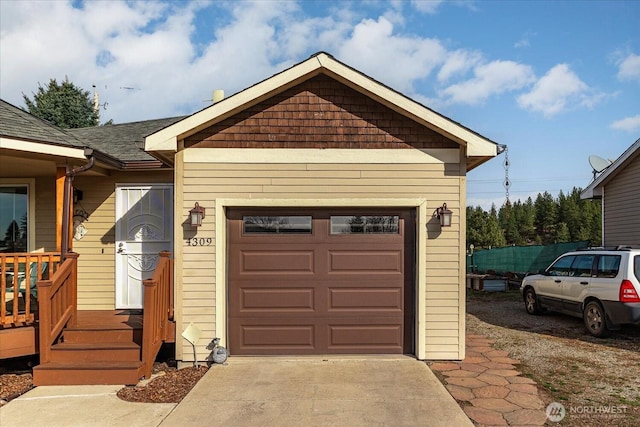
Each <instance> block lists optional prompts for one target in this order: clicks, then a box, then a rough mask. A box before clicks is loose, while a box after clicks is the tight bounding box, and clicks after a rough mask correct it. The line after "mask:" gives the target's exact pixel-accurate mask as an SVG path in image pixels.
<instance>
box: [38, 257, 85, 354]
mask: <svg viewBox="0 0 640 427" xmlns="http://www.w3.org/2000/svg"><path fill="white" fill-rule="evenodd" d="M77 278H78V254H76V253H73V252H69V253H67V258H66V259H65V260H64V262H63V263H62V264H60V266H59V267H58V270H57V271H56V272H55V273H54V274H53V276H52V277H51V278H50V279H49V280H40V281H38V295H39V297H38V312H39V316H38V317H39V322H40V332H39V334H40V363H41V364H42V363H46V362H49V361H50V360H51V346H52V345H53V344H54V343H55V341H56V340H57V339H58V337H59V336H60V334H61V333H62V330H63V329H64V328H65V327H66V326H75V325H76V321H77V318H78V283H77Z"/></svg>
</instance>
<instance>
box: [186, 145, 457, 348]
mask: <svg viewBox="0 0 640 427" xmlns="http://www.w3.org/2000/svg"><path fill="white" fill-rule="evenodd" d="M189 150H203V151H205V150H207V149H202V148H201V149H197V148H192V149H187V150H185V151H189ZM183 156H184V152H180V153H178V158H177V161H179V160H178V159H183V158H184V157H183ZM176 171H177V172H178V175H177V176H176V181H177V182H180V183H181V185H180V188H176V195H177V197H179V199H178V198H177V199H176V206H177V208H176V210H177V212H176V222H177V223H179V222H180V221H182V220H183V219H184V218H186V216H187V214H188V211H189V209H191V208H192V207H193V206H194V203H195V202H198V203H199V204H200V205H201V206H204V207H206V209H207V211H206V218H205V220H204V221H203V225H202V227H200V228H199V229H198V230H197V231H195V232H194V230H192V229H191V228H190V227H186V228H184V229H182V227H179V228H178V230H177V235H176V246H180V249H177V251H180V252H181V253H182V256H181V257H179V258H178V259H176V280H177V283H176V287H177V288H179V289H180V290H181V291H180V292H181V293H180V294H178V296H177V298H176V301H177V304H182V306H181V307H178V308H177V309H176V310H177V312H180V313H181V316H180V318H179V321H178V333H179V332H180V331H181V330H182V329H184V328H185V327H186V326H187V325H188V324H189V322H194V323H195V324H197V325H198V326H199V327H200V328H201V329H203V331H207V332H203V338H202V340H201V343H200V345H199V347H198V351H199V354H198V358H199V359H200V358H204V357H205V356H207V354H208V352H206V351H205V350H204V345H206V343H205V341H207V340H210V339H211V338H213V337H214V336H220V337H223V336H225V331H224V330H217V329H216V324H215V308H216V307H215V300H214V299H213V298H212V295H215V289H216V266H215V257H216V251H226V247H225V245H226V243H225V242H222V243H221V244H219V246H218V247H216V246H214V245H211V246H203V247H192V246H186V245H185V239H187V238H189V237H194V236H195V237H198V238H201V237H202V238H212V239H214V242H215V236H216V230H215V222H216V221H215V217H214V216H215V212H216V211H215V207H216V202H217V200H218V199H252V200H268V199H281V200H282V199H287V200H289V199H291V200H292V204H293V203H294V202H295V201H298V200H308V199H313V200H322V199H426V200H427V216H428V217H429V218H428V222H427V230H426V231H425V230H421V231H420V232H421V233H425V234H426V239H425V241H426V247H424V248H420V249H421V251H424V253H425V254H426V256H425V257H424V258H423V259H425V260H426V278H425V281H424V282H425V283H426V292H425V295H426V299H425V300H424V301H420V302H419V303H420V304H422V305H423V306H424V307H425V308H426V309H425V313H426V316H425V320H426V324H425V329H424V332H423V333H422V334H423V336H424V339H425V343H426V349H425V352H426V353H425V354H426V356H427V358H431V359H459V358H460V357H461V356H462V353H461V350H460V349H461V348H462V349H463V348H464V332H463V331H462V332H461V328H462V327H463V325H464V323H463V322H464V305H462V306H461V304H460V301H461V300H462V301H464V299H463V298H464V294H461V292H463V289H461V288H463V285H462V286H461V283H462V282H461V279H460V278H461V277H462V275H463V273H464V265H461V262H464V257H463V256H462V257H461V256H460V253H463V254H464V248H463V247H462V246H461V239H460V236H461V234H464V229H463V228H461V222H463V218H461V217H460V215H461V214H462V215H464V210H465V207H464V206H463V205H462V200H463V195H462V193H463V192H464V191H465V189H464V188H463V186H464V180H463V177H464V174H465V169H464V165H463V166H462V167H461V166H460V165H459V164H457V163H446V164H444V163H425V164H384V163H381V164H371V163H362V164H329V163H327V164H320V163H281V164H274V163H251V164H243V163H238V162H234V163H215V162H210V163H206V162H202V160H200V161H198V162H193V163H190V162H184V163H180V164H179V166H177V169H176ZM178 195H179V196H178ZM445 202H446V203H447V206H448V207H449V209H451V210H452V211H453V225H452V227H448V228H445V229H442V230H441V228H440V226H439V224H437V219H436V218H431V213H432V212H433V211H435V209H436V208H437V207H439V206H441V205H442V203H445ZM461 260H462V261H461ZM180 301H182V303H181V302H180ZM223 306H224V305H220V306H219V307H223ZM461 319H462V320H461ZM207 342H208V341H207ZM178 343H179V344H182V346H181V347H180V346H178V351H177V358H178V359H181V360H183V361H189V360H192V357H193V356H192V348H191V346H190V345H189V344H188V343H186V342H184V341H183V340H178ZM462 351H464V350H462Z"/></svg>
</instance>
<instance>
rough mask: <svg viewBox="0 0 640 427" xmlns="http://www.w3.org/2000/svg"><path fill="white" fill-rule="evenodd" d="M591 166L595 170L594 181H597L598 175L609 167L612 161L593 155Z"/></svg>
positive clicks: (590, 159) (590, 158) (590, 157)
mask: <svg viewBox="0 0 640 427" xmlns="http://www.w3.org/2000/svg"><path fill="white" fill-rule="evenodd" d="M589 164H590V165H591V167H592V168H593V179H596V174H599V173H600V172H602V171H603V170H605V169H606V168H608V167H609V165H610V164H611V160H607V159H603V158H602V157H600V156H596V155H595V154H592V155H590V156H589Z"/></svg>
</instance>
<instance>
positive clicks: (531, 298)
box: [524, 288, 540, 314]
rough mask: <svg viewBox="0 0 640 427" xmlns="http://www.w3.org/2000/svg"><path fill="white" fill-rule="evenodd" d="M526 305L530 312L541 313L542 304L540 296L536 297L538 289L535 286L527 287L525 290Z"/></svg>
mask: <svg viewBox="0 0 640 427" xmlns="http://www.w3.org/2000/svg"><path fill="white" fill-rule="evenodd" d="M524 306H525V308H526V309H527V313H529V314H540V305H539V304H538V297H536V291H534V290H533V288H527V290H526V291H524Z"/></svg>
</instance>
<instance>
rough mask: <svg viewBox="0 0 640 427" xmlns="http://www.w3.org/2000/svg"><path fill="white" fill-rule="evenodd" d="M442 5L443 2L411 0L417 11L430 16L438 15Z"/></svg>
mask: <svg viewBox="0 0 640 427" xmlns="http://www.w3.org/2000/svg"><path fill="white" fill-rule="evenodd" d="M441 3H442V0H411V4H412V5H413V7H415V8H416V10H418V11H419V12H423V13H429V14H434V13H436V11H437V10H438V7H439V6H440V4H441Z"/></svg>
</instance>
